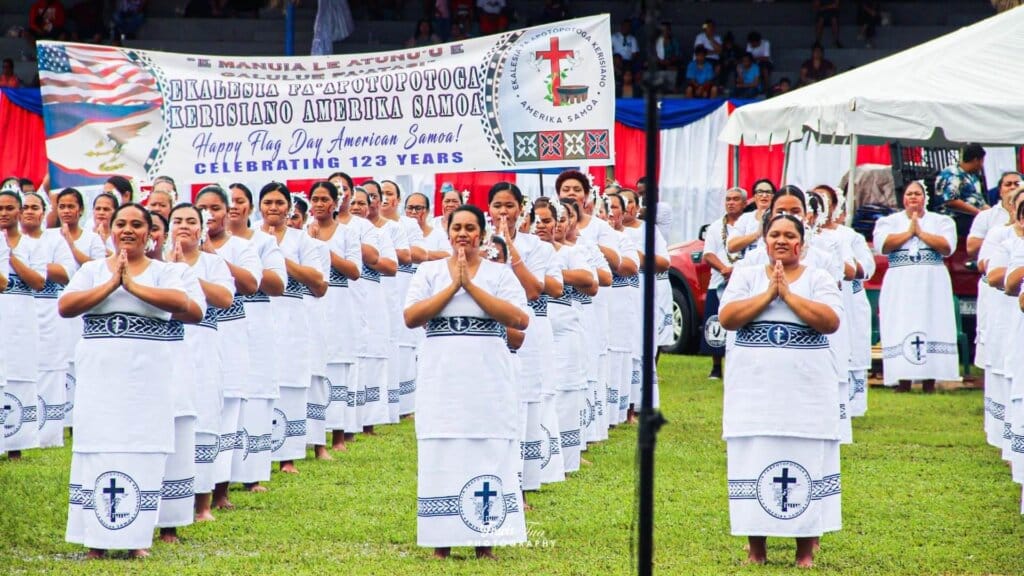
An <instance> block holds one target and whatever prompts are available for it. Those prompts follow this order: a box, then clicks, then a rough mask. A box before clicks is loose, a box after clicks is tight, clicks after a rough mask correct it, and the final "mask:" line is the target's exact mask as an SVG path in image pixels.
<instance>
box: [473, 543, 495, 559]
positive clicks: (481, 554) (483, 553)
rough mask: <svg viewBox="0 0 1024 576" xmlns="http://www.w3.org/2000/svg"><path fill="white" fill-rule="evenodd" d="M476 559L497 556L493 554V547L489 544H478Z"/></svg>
mask: <svg viewBox="0 0 1024 576" xmlns="http://www.w3.org/2000/svg"><path fill="white" fill-rule="evenodd" d="M476 558H477V560H483V559H487V560H497V559H498V557H497V556H495V555H494V549H493V548H491V547H490V546H479V547H477V549H476Z"/></svg>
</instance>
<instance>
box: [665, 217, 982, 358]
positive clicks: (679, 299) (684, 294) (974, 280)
mask: <svg viewBox="0 0 1024 576" xmlns="http://www.w3.org/2000/svg"><path fill="white" fill-rule="evenodd" d="M706 230H707V226H703V227H701V230H700V234H699V237H698V238H697V239H696V240H691V241H689V242H684V243H682V244H673V245H672V246H669V258H670V262H671V266H672V267H671V269H670V270H669V280H670V281H671V283H672V335H673V342H672V344H670V345H668V346H664V347H663V348H662V349H663V350H664V351H666V352H671V353H675V354H685V353H693V352H695V351H696V350H697V349H698V348H699V347H700V335H701V330H702V329H703V323H704V302H705V300H706V298H707V287H708V280H709V279H710V278H711V267H710V266H708V265H707V264H705V263H704V258H703V255H704V233H705V231H706ZM946 267H947V268H949V274H950V278H951V279H952V281H953V293H954V294H956V296H957V297H958V298H959V301H960V315H961V317H962V320H963V330H964V332H965V333H966V334H967V341H968V342H971V343H973V342H974V329H975V315H976V313H977V299H978V277H979V275H978V272H977V268H976V267H975V265H974V262H973V261H972V260H971V259H970V258H969V257H968V256H967V250H966V248H965V245H964V241H963V240H961V241H960V242H959V243H958V244H957V249H956V251H955V252H954V253H953V256H951V257H950V258H947V259H946ZM888 268H889V261H888V259H886V257H885V256H880V255H875V275H874V276H872V277H871V279H870V280H868V281H867V282H866V283H865V287H866V288H867V289H869V290H879V289H881V287H882V277H883V276H884V275H885V271H886V270H887V269H888ZM972 357H973V351H972Z"/></svg>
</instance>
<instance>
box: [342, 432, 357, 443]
mask: <svg viewBox="0 0 1024 576" xmlns="http://www.w3.org/2000/svg"><path fill="white" fill-rule="evenodd" d="M355 439H356V433H355V432H345V442H351V441H353V440H355ZM345 442H342V444H344V443H345Z"/></svg>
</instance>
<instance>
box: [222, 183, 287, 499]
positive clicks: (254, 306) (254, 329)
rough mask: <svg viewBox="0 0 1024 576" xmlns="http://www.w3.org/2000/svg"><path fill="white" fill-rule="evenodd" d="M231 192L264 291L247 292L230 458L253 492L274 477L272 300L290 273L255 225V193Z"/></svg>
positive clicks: (236, 226)
mask: <svg viewBox="0 0 1024 576" xmlns="http://www.w3.org/2000/svg"><path fill="white" fill-rule="evenodd" d="M229 191H230V193H231V208H230V209H229V210H228V226H229V229H230V234H231V236H232V237H238V238H241V239H243V240H246V241H248V242H249V244H250V245H251V247H252V250H253V251H254V252H255V253H256V256H257V257H258V258H259V261H260V267H261V271H260V279H259V289H258V290H257V291H256V292H254V293H253V294H250V295H243V296H242V302H243V303H244V306H245V317H246V328H247V330H248V333H249V372H248V375H247V377H246V392H245V401H244V402H243V403H242V408H241V415H240V420H241V424H242V427H241V430H240V432H239V436H238V440H237V442H236V444H235V446H236V449H235V450H234V454H233V456H232V462H231V481H232V482H241V483H242V484H243V485H244V486H245V488H246V490H249V491H251V492H264V491H266V487H265V486H262V485H260V482H263V481H266V480H270V459H271V449H272V447H273V440H272V435H273V421H274V419H275V415H274V402H275V401H276V400H277V399H278V396H279V391H278V388H279V386H278V384H279V380H278V377H277V363H278V351H277V349H278V348H280V347H281V346H280V344H279V343H278V342H276V341H275V336H276V334H277V331H278V329H279V327H278V324H277V319H276V318H275V315H274V312H273V309H272V307H271V304H270V300H271V298H272V297H273V298H277V297H280V296H281V295H282V294H284V287H285V282H286V279H287V277H288V273H287V270H286V269H285V263H284V255H283V254H282V253H281V249H280V248H279V247H278V245H277V240H276V239H275V238H274V237H273V236H271V235H269V234H267V233H266V232H264V231H262V230H256V229H253V228H252V227H251V226H250V222H249V217H250V216H251V215H252V211H253V202H252V192H251V191H250V190H249V188H248V187H246V186H245V185H244V184H239V183H235V184H232V185H231V186H230V188H229Z"/></svg>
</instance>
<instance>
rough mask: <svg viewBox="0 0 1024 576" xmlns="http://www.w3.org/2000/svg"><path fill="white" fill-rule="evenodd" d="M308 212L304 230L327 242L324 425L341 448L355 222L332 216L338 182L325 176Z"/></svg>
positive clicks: (352, 323) (356, 249) (349, 368)
mask: <svg viewBox="0 0 1024 576" xmlns="http://www.w3.org/2000/svg"><path fill="white" fill-rule="evenodd" d="M309 202H310V214H311V215H312V217H313V222H312V223H311V224H310V225H309V234H310V235H311V236H312V237H313V238H315V239H317V240H320V241H322V242H325V243H326V245H327V248H328V251H329V252H328V264H329V266H330V269H329V270H328V273H327V294H326V295H325V296H324V298H323V301H324V305H325V310H324V311H323V318H324V319H325V320H328V321H329V330H328V331H327V332H326V333H324V334H323V338H322V340H321V342H322V345H323V347H324V353H325V360H326V378H327V384H328V387H329V402H328V404H327V410H326V413H325V420H324V425H325V427H326V429H327V430H330V431H331V448H332V449H333V450H336V451H341V450H345V449H346V447H345V431H346V430H352V429H353V428H354V427H355V423H353V424H352V425H350V424H349V422H348V421H347V419H346V415H347V413H348V396H349V391H350V390H353V391H354V388H355V380H356V374H355V361H356V355H355V352H356V343H355V341H356V338H357V334H358V333H359V332H358V317H357V311H356V308H355V307H354V305H353V304H354V300H353V296H352V290H351V289H350V288H349V283H350V282H352V283H354V282H356V281H358V280H359V276H360V269H361V268H362V266H363V257H362V251H361V245H360V241H359V234H358V232H357V231H356V229H355V228H353V227H351V226H345V225H342V224H341V223H340V222H338V220H336V219H335V217H334V212H335V210H337V208H338V204H339V198H338V188H337V186H335V185H334V184H332V183H331V182H328V181H321V182H316V183H314V184H313V186H312V187H311V188H310V189H309ZM316 450H317V457H318V458H322V459H326V458H329V455H328V454H327V451H326V446H324V447H317V449H316Z"/></svg>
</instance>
